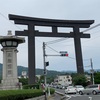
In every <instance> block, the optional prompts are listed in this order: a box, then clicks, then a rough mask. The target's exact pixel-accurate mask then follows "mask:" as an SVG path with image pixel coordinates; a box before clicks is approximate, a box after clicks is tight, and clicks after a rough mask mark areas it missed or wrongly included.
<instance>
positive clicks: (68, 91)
mask: <svg viewBox="0 0 100 100" xmlns="http://www.w3.org/2000/svg"><path fill="white" fill-rule="evenodd" d="M69 93H74V94H76V93H77V91H76V88H75V87H74V86H68V87H67V89H65V94H69Z"/></svg>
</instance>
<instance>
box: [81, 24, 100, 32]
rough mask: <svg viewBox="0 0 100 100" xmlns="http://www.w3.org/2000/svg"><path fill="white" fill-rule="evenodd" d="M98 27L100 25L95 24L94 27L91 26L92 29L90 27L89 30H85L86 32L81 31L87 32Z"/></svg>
mask: <svg viewBox="0 0 100 100" xmlns="http://www.w3.org/2000/svg"><path fill="white" fill-rule="evenodd" d="M98 26H100V23H99V24H97V25H95V26H93V27H90V28H88V29H86V30H84V31H82V32H87V31H89V30H92V29H94V28H96V27H98Z"/></svg>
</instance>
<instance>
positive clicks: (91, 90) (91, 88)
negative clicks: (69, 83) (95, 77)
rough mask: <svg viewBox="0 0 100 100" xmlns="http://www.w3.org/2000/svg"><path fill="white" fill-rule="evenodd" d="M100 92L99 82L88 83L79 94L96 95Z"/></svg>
mask: <svg viewBox="0 0 100 100" xmlns="http://www.w3.org/2000/svg"><path fill="white" fill-rule="evenodd" d="M98 93H100V84H94V85H88V86H87V87H86V88H85V89H83V90H80V91H79V94H80V95H83V94H93V95H96V94H98Z"/></svg>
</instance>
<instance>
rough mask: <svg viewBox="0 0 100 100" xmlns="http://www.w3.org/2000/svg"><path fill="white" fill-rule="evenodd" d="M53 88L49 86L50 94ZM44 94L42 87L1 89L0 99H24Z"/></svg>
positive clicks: (52, 92)
mask: <svg viewBox="0 0 100 100" xmlns="http://www.w3.org/2000/svg"><path fill="white" fill-rule="evenodd" d="M54 92H55V90H54V89H52V88H50V94H54ZM42 95H44V93H43V90H42V89H22V90H1V91H0V100H25V99H29V98H35V97H39V96H42Z"/></svg>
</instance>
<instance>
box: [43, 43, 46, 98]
mask: <svg viewBox="0 0 100 100" xmlns="http://www.w3.org/2000/svg"><path fill="white" fill-rule="evenodd" d="M45 45H46V44H45V42H43V62H44V84H45V100H47V95H46V87H47V85H46V84H47V82H46V74H47V70H46V61H45V55H46V54H45Z"/></svg>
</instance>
